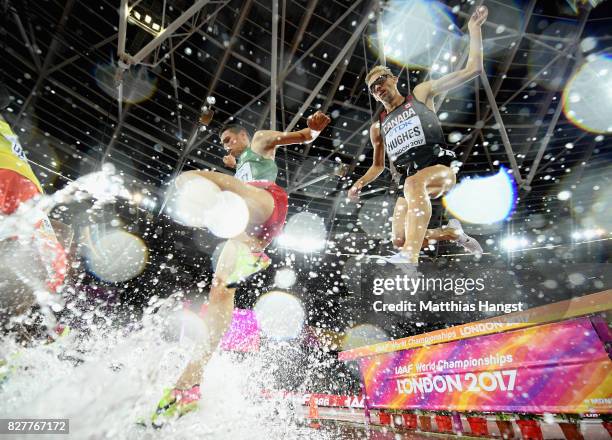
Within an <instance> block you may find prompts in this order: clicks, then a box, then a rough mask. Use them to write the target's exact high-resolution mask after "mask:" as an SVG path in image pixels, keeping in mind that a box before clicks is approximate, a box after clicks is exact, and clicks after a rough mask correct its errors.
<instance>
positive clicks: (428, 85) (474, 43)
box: [413, 6, 489, 110]
mask: <svg viewBox="0 0 612 440" xmlns="http://www.w3.org/2000/svg"><path fill="white" fill-rule="evenodd" d="M488 14H489V11H488V9H487V8H486V6H480V7H479V8H478V9H477V10H476V12H475V13H474V14H473V15H472V17H471V18H470V21H469V23H468V29H469V32H470V53H469V56H468V60H467V63H466V65H465V67H464V68H463V69H461V70H458V71H456V72H453V73H449V74H448V75H444V76H443V77H441V78H438V79H436V80H431V81H425V82H423V83H421V84H419V85H418V86H416V87H415V88H414V91H413V95H414V97H415V98H416V99H418V100H419V101H421V102H424V103H425V104H426V105H427V106H428V107H429V108H430V109H431V110H434V108H433V98H434V97H435V96H436V95H439V94H441V93H444V92H447V91H449V90H452V89H454V88H455V87H458V86H460V85H462V84H465V83H466V82H468V81H470V80H472V79H474V78H476V77H477V76H479V75H480V73H481V72H482V71H483V64H482V32H481V26H482V24H483V23H484V22H485V21H486V19H487V16H488Z"/></svg>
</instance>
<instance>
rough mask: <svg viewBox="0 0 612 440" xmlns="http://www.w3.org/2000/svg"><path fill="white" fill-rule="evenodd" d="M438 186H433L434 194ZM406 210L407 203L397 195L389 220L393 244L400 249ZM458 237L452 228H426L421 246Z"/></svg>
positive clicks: (403, 234)
mask: <svg viewBox="0 0 612 440" xmlns="http://www.w3.org/2000/svg"><path fill="white" fill-rule="evenodd" d="M439 190H440V189H439V188H434V194H435V193H436V191H439ZM407 210H408V203H407V202H406V199H405V198H403V197H399V198H398V199H397V202H396V203H395V209H394V211H393V220H392V222H391V229H392V231H393V246H394V247H395V248H397V249H401V248H402V247H403V246H404V243H405V241H406V235H405V234H406V212H407ZM457 238H459V233H458V231H456V230H455V229H454V228H449V227H442V228H436V229H428V230H427V233H426V234H425V240H423V244H422V247H427V246H428V245H430V244H433V243H432V242H438V241H454V240H457Z"/></svg>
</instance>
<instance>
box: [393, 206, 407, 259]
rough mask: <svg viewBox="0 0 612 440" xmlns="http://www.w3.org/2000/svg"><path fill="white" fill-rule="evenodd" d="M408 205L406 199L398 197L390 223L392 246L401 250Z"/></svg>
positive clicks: (404, 237) (404, 238)
mask: <svg viewBox="0 0 612 440" xmlns="http://www.w3.org/2000/svg"><path fill="white" fill-rule="evenodd" d="M407 209H408V204H407V203H406V199H405V198H403V197H398V199H397V201H396V202H395V208H394V210H393V220H392V221H391V232H392V234H393V246H394V247H395V248H398V249H399V248H401V247H402V246H404V242H405V240H406V210H407Z"/></svg>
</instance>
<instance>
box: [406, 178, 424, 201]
mask: <svg viewBox="0 0 612 440" xmlns="http://www.w3.org/2000/svg"><path fill="white" fill-rule="evenodd" d="M424 188H425V181H424V180H423V179H422V178H421V177H420V176H417V175H414V176H410V177H408V178H407V179H406V181H405V182H404V194H416V193H419V192H422V191H423V189H424ZM406 201H407V202H408V205H410V200H409V199H408V198H406Z"/></svg>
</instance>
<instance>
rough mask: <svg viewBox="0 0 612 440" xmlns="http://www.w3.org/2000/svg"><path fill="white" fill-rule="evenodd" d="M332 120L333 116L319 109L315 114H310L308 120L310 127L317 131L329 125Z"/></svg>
mask: <svg viewBox="0 0 612 440" xmlns="http://www.w3.org/2000/svg"><path fill="white" fill-rule="evenodd" d="M330 122H331V118H330V117H329V116H327V115H326V114H325V113H323V112H322V111H317V112H316V113H315V114H313V115H310V116H309V117H308V120H307V123H308V128H310V129H311V130H312V131H317V132H321V131H323V129H324V128H325V127H327V124H329V123H330Z"/></svg>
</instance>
